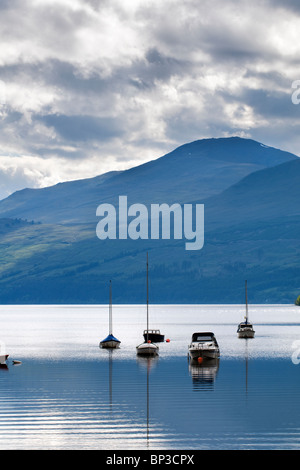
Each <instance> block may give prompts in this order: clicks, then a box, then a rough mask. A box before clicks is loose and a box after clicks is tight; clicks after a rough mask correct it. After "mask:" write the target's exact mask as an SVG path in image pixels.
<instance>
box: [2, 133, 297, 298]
mask: <svg viewBox="0 0 300 470" xmlns="http://www.w3.org/2000/svg"><path fill="white" fill-rule="evenodd" d="M299 178H300V159H299V158H298V157H296V156H295V155H292V154H289V153H286V152H282V151H280V150H277V149H274V148H271V147H266V146H264V145H263V144H260V143H258V142H255V141H252V140H248V139H240V138H228V139H206V140H201V141H197V142H193V143H190V144H186V145H183V146H181V147H179V148H178V149H176V150H174V151H173V152H171V153H169V154H167V155H165V156H164V157H161V158H159V159H157V160H153V161H151V162H149V163H146V164H143V165H140V166H138V167H135V168H132V169H130V170H127V171H123V172H111V173H107V174H105V175H102V176H98V177H95V178H90V179H87V180H79V181H73V182H67V183H61V184H58V185H55V186H52V187H49V188H43V189H26V190H23V191H18V192H17V193H14V194H12V195H11V196H10V197H9V198H7V199H5V200H3V201H0V217H2V223H0V235H1V243H0V255H1V265H0V300H1V302H2V303H12V304H13V303H40V304H46V303H107V302H108V298H107V292H108V288H107V286H108V284H107V283H108V280H109V279H112V280H113V283H114V302H115V303H144V302H145V298H146V275H145V272H146V270H145V268H146V252H147V251H148V252H149V275H150V302H152V303H243V302H244V280H245V279H247V280H248V287H249V301H250V303H292V302H293V301H294V299H295V298H296V297H297V296H298V295H299V291H300V270H299V264H300V245H299V235H300V210H299V204H298V202H299V200H300V199H299V196H300V194H299V187H300V185H298V184H297V182H298V181H299ZM119 195H127V196H128V199H129V203H133V202H139V203H144V204H150V203H152V202H160V203H163V202H167V203H172V202H180V203H184V202H193V203H204V207H205V243H204V247H203V249H201V250H199V251H186V250H185V249H184V240H173V239H170V240H151V239H149V240H131V239H127V240H102V241H100V240H99V239H98V238H97V236H96V223H97V218H96V217H95V212H96V208H97V206H98V205H99V204H100V203H102V202H111V203H114V204H116V202H117V200H118V196H119ZM20 219H22V220H20ZM24 219H27V220H28V221H29V222H27V221H24ZM0 221H1V219H0ZM31 221H32V222H31Z"/></svg>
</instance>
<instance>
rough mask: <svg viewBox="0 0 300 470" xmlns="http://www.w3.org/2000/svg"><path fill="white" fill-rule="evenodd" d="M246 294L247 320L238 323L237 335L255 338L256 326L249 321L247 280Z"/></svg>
mask: <svg viewBox="0 0 300 470" xmlns="http://www.w3.org/2000/svg"><path fill="white" fill-rule="evenodd" d="M245 295H246V316H245V321H244V322H241V323H240V324H239V325H238V329H237V335H238V337H239V338H254V334H255V331H254V328H253V325H252V323H249V321H248V294H247V281H245Z"/></svg>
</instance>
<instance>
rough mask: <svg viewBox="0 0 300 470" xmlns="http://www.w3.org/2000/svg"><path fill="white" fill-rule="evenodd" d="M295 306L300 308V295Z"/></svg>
mask: <svg viewBox="0 0 300 470" xmlns="http://www.w3.org/2000/svg"><path fill="white" fill-rule="evenodd" d="M295 305H299V306H300V295H299V297H298V298H297V299H296V300H295Z"/></svg>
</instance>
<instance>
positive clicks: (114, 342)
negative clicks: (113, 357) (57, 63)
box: [99, 334, 121, 349]
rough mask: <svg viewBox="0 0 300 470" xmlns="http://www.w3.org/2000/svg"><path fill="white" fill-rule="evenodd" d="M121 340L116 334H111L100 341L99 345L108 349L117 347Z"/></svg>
mask: <svg viewBox="0 0 300 470" xmlns="http://www.w3.org/2000/svg"><path fill="white" fill-rule="evenodd" d="M120 344H121V341H119V340H118V339H117V338H115V336H114V335H112V334H109V335H108V336H107V337H106V338H105V339H103V340H102V341H100V343H99V347H100V348H107V349H116V348H119V347H120Z"/></svg>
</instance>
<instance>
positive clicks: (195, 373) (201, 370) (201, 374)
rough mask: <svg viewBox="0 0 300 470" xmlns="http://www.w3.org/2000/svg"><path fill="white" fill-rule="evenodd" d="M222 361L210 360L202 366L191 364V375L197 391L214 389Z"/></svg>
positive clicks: (217, 359)
mask: <svg viewBox="0 0 300 470" xmlns="http://www.w3.org/2000/svg"><path fill="white" fill-rule="evenodd" d="M219 364H220V359H219V358H216V359H209V360H206V361H203V362H202V363H201V364H197V363H196V364H195V363H192V362H190V363H189V373H190V375H191V376H192V380H193V386H194V388H195V389H201V388H203V385H204V386H205V388H206V389H207V388H208V386H210V388H213V385H214V382H215V380H216V377H217V374H218V370H219Z"/></svg>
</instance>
